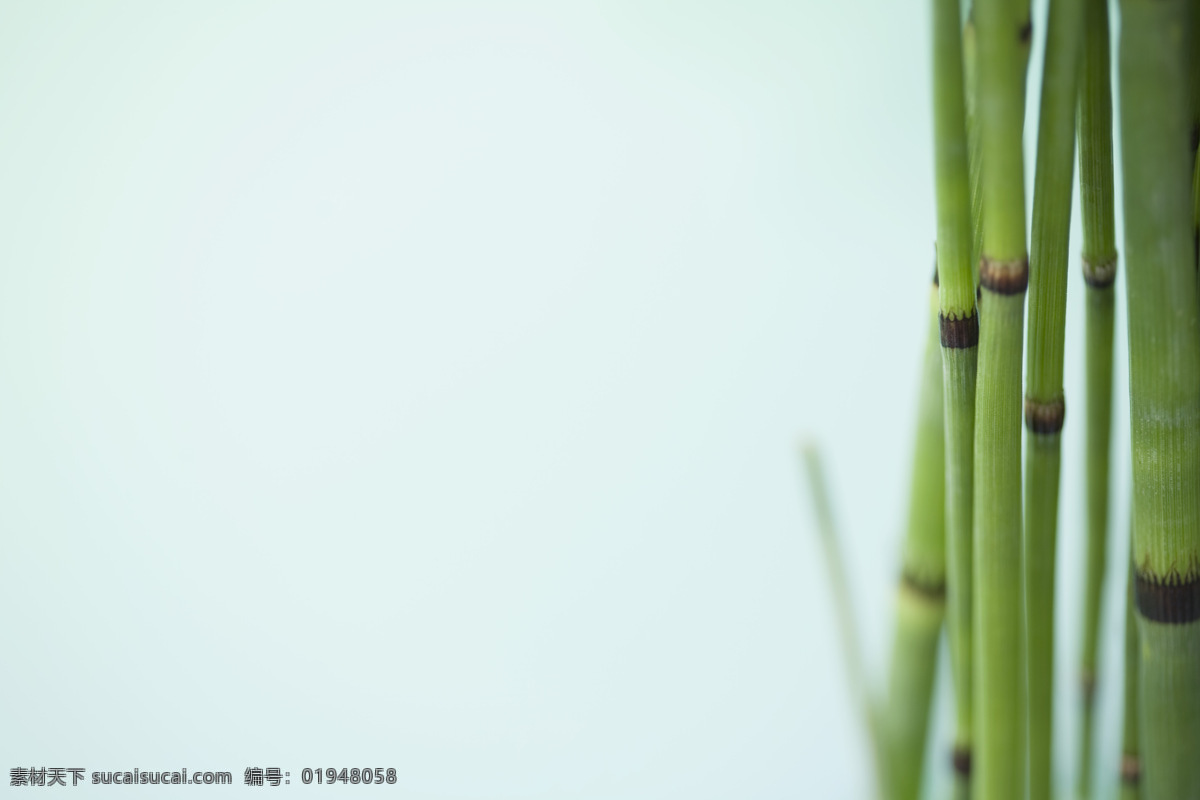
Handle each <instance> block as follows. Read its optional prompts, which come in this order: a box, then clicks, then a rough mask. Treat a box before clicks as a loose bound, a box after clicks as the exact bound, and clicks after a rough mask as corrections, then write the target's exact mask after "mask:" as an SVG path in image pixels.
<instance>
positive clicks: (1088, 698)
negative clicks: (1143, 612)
mask: <svg viewBox="0 0 1200 800" xmlns="http://www.w3.org/2000/svg"><path fill="white" fill-rule="evenodd" d="M1084 5H1085V7H1084V48H1083V76H1082V80H1081V85H1080V92H1079V189H1080V192H1079V194H1080V207H1081V211H1082V214H1081V216H1082V218H1083V279H1084V283H1085V285H1086V287H1087V288H1086V290H1085V293H1086V298H1087V299H1086V309H1087V311H1086V322H1085V326H1086V333H1085V339H1086V344H1085V347H1086V365H1087V439H1086V459H1085V461H1086V470H1087V557H1086V558H1087V575H1086V578H1085V583H1084V602H1083V608H1084V610H1083V643H1082V648H1081V656H1080V670H1079V680H1080V688H1081V692H1082V730H1081V734H1080V739H1079V741H1080V747H1079V771H1078V776H1079V783H1078V793H1079V796H1080V797H1081V798H1089V797H1091V796H1092V742H1093V739H1094V734H1093V730H1094V706H1095V687H1096V653H1097V650H1098V648H1099V637H1100V609H1101V600H1102V589H1103V585H1104V573H1105V561H1106V554H1107V552H1108V489H1109V451H1110V449H1111V447H1110V444H1111V438H1112V374H1113V307H1114V303H1113V292H1114V290H1113V286H1114V283H1115V279H1116V275H1117V248H1116V226H1115V224H1114V216H1115V208H1114V207H1115V200H1114V194H1113V156H1112V79H1111V62H1110V58H1109V32H1108V1H1107V0H1086V2H1085V4H1084ZM1131 613H1132V612H1131Z"/></svg>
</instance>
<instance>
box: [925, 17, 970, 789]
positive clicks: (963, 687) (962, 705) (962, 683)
mask: <svg viewBox="0 0 1200 800" xmlns="http://www.w3.org/2000/svg"><path fill="white" fill-rule="evenodd" d="M960 14H961V10H960V7H959V0H934V2H933V105H934V156H935V157H934V163H935V165H936V185H937V216H938V251H937V252H938V274H939V276H940V277H941V286H940V290H939V309H938V326H939V338H940V340H941V346H942V370H943V375H942V383H943V392H944V403H943V405H944V416H945V426H946V427H945V447H946V450H945V468H946V470H945V487H946V489H945V496H946V535H947V538H946V555H947V573H948V577H949V580H948V581H947V593H948V624H947V635H948V636H947V638H948V639H949V642H950V653H951V664H952V667H953V673H954V689H955V694H954V696H955V729H954V751H953V758H952V764H953V765H954V772H955V796H956V797H958V798H960V800H965V798H967V797H969V795H970V765H971V743H972V731H971V726H972V715H971V699H972V698H971V570H972V561H971V554H972V551H973V542H972V525H973V520H972V507H973V503H974V497H973V491H974V481H973V475H974V447H975V442H974V436H975V372H976V363H977V356H978V351H979V348H978V345H979V315H978V314H977V313H976V309H975V276H974V275H973V273H972V268H971V265H972V263H973V262H972V229H971V223H972V216H971V194H970V192H971V189H970V178H969V176H970V170H969V156H968V144H967V130H966V129H967V122H966V116H967V111H966V105H967V88H966V85H967V83H966V82H967V78H966V75H965V74H964V54H963V47H964V43H963V34H962V33H960V27H959V25H960V19H961V17H960ZM968 30H970V28H968Z"/></svg>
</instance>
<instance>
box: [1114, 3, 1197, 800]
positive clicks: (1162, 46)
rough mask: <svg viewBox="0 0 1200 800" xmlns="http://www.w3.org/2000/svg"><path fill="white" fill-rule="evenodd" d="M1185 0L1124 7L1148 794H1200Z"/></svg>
mask: <svg viewBox="0 0 1200 800" xmlns="http://www.w3.org/2000/svg"><path fill="white" fill-rule="evenodd" d="M1189 17H1190V8H1189V3H1188V2H1187V0H1121V44H1120V67H1119V76H1120V93H1121V104H1120V109H1121V111H1120V120H1121V139H1122V142H1123V145H1122V147H1121V166H1122V175H1123V179H1124V197H1123V201H1124V211H1125V254H1126V264H1127V269H1126V286H1127V289H1128V292H1127V294H1128V306H1129V352H1130V356H1129V377H1130V391H1129V404H1130V419H1131V428H1132V448H1133V484H1134V536H1133V539H1134V561H1135V565H1136V568H1137V575H1136V577H1135V597H1136V605H1137V614H1138V635H1139V640H1140V643H1141V659H1142V661H1141V665H1140V684H1141V695H1140V697H1139V709H1140V714H1141V723H1140V725H1139V733H1140V734H1141V737H1142V739H1141V744H1140V750H1141V755H1142V768H1143V773H1142V776H1143V780H1142V791H1143V792H1144V795H1145V797H1146V798H1148V800H1168V798H1170V799H1171V800H1177V799H1178V798H1196V797H1200V758H1198V757H1197V742H1200V320H1198V318H1197V315H1198V308H1197V302H1196V289H1197V287H1196V273H1195V267H1194V262H1193V259H1194V256H1193V252H1192V247H1193V245H1192V230H1193V217H1192V214H1193V210H1192V193H1191V184H1190V180H1191V174H1192V173H1191V170H1190V167H1191V163H1190V157H1191V156H1190V152H1189V151H1190V147H1189V145H1190V130H1191V121H1192V120H1191V117H1192V114H1191V88H1190V86H1189V84H1188V78H1189V62H1188V54H1187V41H1188V38H1189V37H1188V35H1187V32H1188V31H1189V26H1190V19H1189Z"/></svg>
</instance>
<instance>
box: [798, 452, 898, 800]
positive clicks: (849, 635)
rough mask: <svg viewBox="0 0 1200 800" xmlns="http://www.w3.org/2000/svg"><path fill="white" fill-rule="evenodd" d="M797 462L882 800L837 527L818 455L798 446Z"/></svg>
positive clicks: (882, 765)
mask: <svg viewBox="0 0 1200 800" xmlns="http://www.w3.org/2000/svg"><path fill="white" fill-rule="evenodd" d="M801 458H802V460H803V461H804V472H805V475H806V476H807V478H808V486H809V492H810V494H811V496H812V503H813V513H814V515H815V516H816V521H817V533H818V535H819V538H820V541H821V555H822V556H823V557H824V559H825V574H826V575H828V576H829V584H830V588H831V589H832V591H833V610H834V614H835V615H836V616H837V628H838V635H839V641H840V643H841V649H842V660H843V662H844V663H845V665H846V671H847V674H848V679H849V682H850V691H851V693H852V695H853V698H854V704H855V706H856V707H857V710H858V713H859V715H860V717H861V721H862V725H863V730H864V731H865V732H866V734H867V737H868V740H869V744H870V747H871V755H872V758H873V761H874V765H873V766H874V767H875V769H874V773H873V778H874V783H875V796H876V797H881V798H884V797H886V794H885V793H884V787H886V786H887V784H888V782H887V775H886V769H887V766H886V758H887V743H886V741H885V735H884V729H883V718H882V713H881V710H880V708H879V704H878V702H877V701H876V700H875V698H874V697H873V696H872V694H871V687H870V683H869V681H868V679H867V672H866V666H865V662H864V660H863V655H862V649H861V646H860V644H859V640H858V628H857V626H856V625H855V622H854V606H853V604H852V602H851V597H850V588H849V581H848V579H847V576H846V563H845V561H844V559H843V558H842V550H841V545H840V544H839V543H838V532H837V524H836V523H835V522H834V518H833V507H832V504H831V503H830V500H829V489H828V487H827V486H826V484H825V470H824V468H823V466H822V464H821V454H820V452H819V451H818V450H817V447H816V445H815V444H812V443H811V442H809V443H805V444H804V445H802V446H801Z"/></svg>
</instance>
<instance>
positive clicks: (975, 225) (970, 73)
mask: <svg viewBox="0 0 1200 800" xmlns="http://www.w3.org/2000/svg"><path fill="white" fill-rule="evenodd" d="M974 16H975V15H974V9H972V13H971V15H970V16H968V17H967V24H966V25H965V26H964V27H963V38H962V41H963V88H964V90H965V93H966V111H967V183H968V186H969V187H970V196H971V282H972V285H974V286H978V285H979V255H980V253H982V252H983V169H982V164H983V154H982V152H981V149H982V143H981V140H980V137H979V117H978V114H979V112H978V109H977V106H978V102H977V95H978V91H977V89H978V87H977V85H976V80H975V77H976V73H977V70H976V66H975V62H976V49H977V43H976V35H975V19H974Z"/></svg>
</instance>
